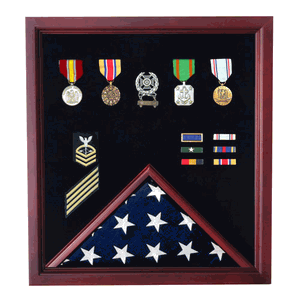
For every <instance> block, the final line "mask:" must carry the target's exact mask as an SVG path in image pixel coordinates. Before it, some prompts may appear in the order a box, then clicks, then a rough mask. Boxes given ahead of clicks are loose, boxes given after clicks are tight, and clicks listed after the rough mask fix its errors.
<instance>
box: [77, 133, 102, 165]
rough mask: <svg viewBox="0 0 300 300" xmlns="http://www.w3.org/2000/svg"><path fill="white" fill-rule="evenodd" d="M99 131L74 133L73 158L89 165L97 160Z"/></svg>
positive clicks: (79, 162)
mask: <svg viewBox="0 0 300 300" xmlns="http://www.w3.org/2000/svg"><path fill="white" fill-rule="evenodd" d="M97 146H98V134H97V133H80V132H78V133H74V134H73V153H74V154H73V160H74V162H76V163H78V164H80V165H82V166H84V167H87V166H90V165H92V164H94V163H96V162H97Z"/></svg>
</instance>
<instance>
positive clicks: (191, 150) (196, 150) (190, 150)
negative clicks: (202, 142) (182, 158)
mask: <svg viewBox="0 0 300 300" xmlns="http://www.w3.org/2000/svg"><path fill="white" fill-rule="evenodd" d="M180 152H181V153H203V147H181V151H180Z"/></svg>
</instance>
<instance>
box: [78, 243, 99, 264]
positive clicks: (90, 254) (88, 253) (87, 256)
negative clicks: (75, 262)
mask: <svg viewBox="0 0 300 300" xmlns="http://www.w3.org/2000/svg"><path fill="white" fill-rule="evenodd" d="M94 250H95V246H94V247H92V248H91V249H90V250H86V249H83V248H81V251H82V252H83V254H84V256H83V258H82V259H81V260H80V261H84V260H88V261H89V263H90V264H91V265H93V262H94V259H95V258H101V256H99V255H97V254H95V253H94Z"/></svg>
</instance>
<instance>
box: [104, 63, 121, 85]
mask: <svg viewBox="0 0 300 300" xmlns="http://www.w3.org/2000/svg"><path fill="white" fill-rule="evenodd" d="M99 69H100V73H101V74H102V75H103V76H104V77H105V78H106V80H107V81H113V80H114V79H115V78H116V77H117V76H118V75H119V74H120V73H121V59H99Z"/></svg>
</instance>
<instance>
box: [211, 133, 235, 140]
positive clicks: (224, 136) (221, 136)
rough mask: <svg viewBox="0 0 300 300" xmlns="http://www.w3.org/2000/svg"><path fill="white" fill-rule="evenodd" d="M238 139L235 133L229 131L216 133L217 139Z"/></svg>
mask: <svg viewBox="0 0 300 300" xmlns="http://www.w3.org/2000/svg"><path fill="white" fill-rule="evenodd" d="M235 139H236V135H235V134H227V133H215V134H214V140H215V141H233V140H235Z"/></svg>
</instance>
